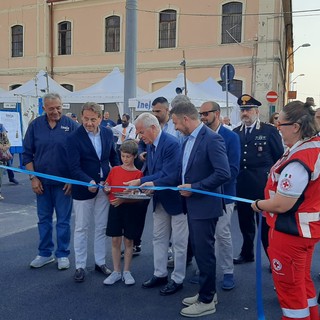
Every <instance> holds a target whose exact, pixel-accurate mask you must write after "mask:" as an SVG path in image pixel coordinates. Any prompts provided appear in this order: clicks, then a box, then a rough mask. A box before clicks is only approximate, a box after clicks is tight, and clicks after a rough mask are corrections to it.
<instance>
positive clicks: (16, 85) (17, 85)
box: [9, 84, 21, 90]
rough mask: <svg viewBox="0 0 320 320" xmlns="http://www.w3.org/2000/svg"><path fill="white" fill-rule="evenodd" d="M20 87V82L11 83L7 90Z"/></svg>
mask: <svg viewBox="0 0 320 320" xmlns="http://www.w3.org/2000/svg"><path fill="white" fill-rule="evenodd" d="M19 87H21V84H12V85H11V86H10V87H9V90H14V89H17V88H19Z"/></svg>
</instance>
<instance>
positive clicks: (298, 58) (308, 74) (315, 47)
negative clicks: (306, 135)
mask: <svg viewBox="0 0 320 320" xmlns="http://www.w3.org/2000/svg"><path fill="white" fill-rule="evenodd" d="M302 10H304V11H305V10H319V11H315V12H303V13H295V12H296V11H302ZM292 11H293V13H292V15H293V41H294V42H293V47H294V50H295V49H296V48H298V47H299V46H300V45H302V44H304V43H310V44H311V46H310V47H306V48H299V49H298V50H297V51H296V52H295V53H294V72H293V74H292V75H291V81H292V80H293V79H294V78H295V77H296V76H298V75H300V74H304V76H298V77H297V78H296V79H295V80H294V81H293V82H296V83H291V89H293V90H297V99H298V100H301V101H305V100H306V98H307V97H313V98H314V100H315V104H316V105H317V106H320V81H319V80H318V78H319V76H320V62H319V55H320V34H319V33H320V1H319V0H304V1H303V0H292ZM292 86H293V87H292Z"/></svg>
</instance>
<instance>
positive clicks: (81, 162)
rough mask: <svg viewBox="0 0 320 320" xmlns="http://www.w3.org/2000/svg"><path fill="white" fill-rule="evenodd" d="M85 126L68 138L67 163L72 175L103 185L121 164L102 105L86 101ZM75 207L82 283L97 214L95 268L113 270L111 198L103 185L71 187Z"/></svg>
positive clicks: (76, 277) (77, 275) (78, 276)
mask: <svg viewBox="0 0 320 320" xmlns="http://www.w3.org/2000/svg"><path fill="white" fill-rule="evenodd" d="M81 115H82V116H81V118H82V126H80V127H79V128H78V129H77V130H76V131H75V132H74V133H72V134H71V135H70V137H69V139H68V140H67V151H68V162H69V169H70V174H71V177H72V178H73V179H75V180H80V181H83V182H87V183H90V184H93V185H99V184H103V183H104V182H105V180H106V177H107V175H108V173H109V171H110V164H111V165H112V166H115V165H119V164H120V162H119V159H118V156H117V153H116V150H115V148H114V143H113V133H112V131H111V129H109V128H105V127H102V126H99V125H100V122H101V118H102V110H101V107H100V106H99V105H98V104H96V103H94V102H87V103H85V104H84V105H83V107H82V111H81ZM72 197H73V207H74V211H75V231H74V251H75V260H76V272H75V275H74V280H75V281H76V282H82V281H84V278H85V268H86V262H87V240H88V228H89V223H90V220H91V216H92V215H93V216H94V222H95V236H94V256H95V263H96V265H95V269H96V270H97V271H100V272H102V273H104V274H106V275H109V274H110V273H111V271H110V270H109V269H108V268H107V266H106V226H107V218H108V210H109V201H108V198H107V196H106V195H105V194H104V192H103V190H102V188H100V189H99V188H98V187H94V186H92V187H84V186H80V185H73V186H72Z"/></svg>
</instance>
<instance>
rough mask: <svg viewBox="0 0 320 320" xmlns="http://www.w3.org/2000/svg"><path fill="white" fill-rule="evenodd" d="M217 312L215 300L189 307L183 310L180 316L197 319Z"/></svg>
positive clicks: (198, 302)
mask: <svg viewBox="0 0 320 320" xmlns="http://www.w3.org/2000/svg"><path fill="white" fill-rule="evenodd" d="M215 312H216V305H215V302H214V300H212V301H211V302H210V303H203V302H200V301H197V302H196V303H194V304H192V305H190V306H189V307H186V308H183V309H182V310H181V311H180V314H181V315H182V316H184V317H190V318H196V317H202V316H205V315H208V314H212V313H215Z"/></svg>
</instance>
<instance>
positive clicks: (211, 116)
mask: <svg viewBox="0 0 320 320" xmlns="http://www.w3.org/2000/svg"><path fill="white" fill-rule="evenodd" d="M199 114H200V119H201V121H202V122H203V123H204V124H205V125H207V126H208V127H209V128H210V129H212V130H213V131H215V132H216V133H219V134H220V135H221V136H222V138H223V140H224V142H225V145H226V150H227V156H228V160H229V165H230V173H231V179H230V180H229V181H228V182H227V183H225V184H224V185H223V193H224V194H226V195H229V196H235V195H236V184H237V176H238V173H239V167H240V140H239V136H238V135H237V134H236V133H234V132H233V131H231V129H229V127H224V126H223V125H222V124H221V122H220V106H219V104H218V103H216V102H214V101H208V102H205V103H203V104H202V106H201V107H200V112H199ZM224 202H225V209H224V210H223V216H222V217H220V218H219V220H218V223H217V226H216V245H215V247H216V254H217V255H218V262H219V264H220V266H221V269H222V272H223V281H222V289H224V290H231V289H233V288H234V286H235V282H234V277H233V269H234V266H233V246H232V238H231V216H232V213H233V209H234V201H233V200H230V199H225V200H224Z"/></svg>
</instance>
